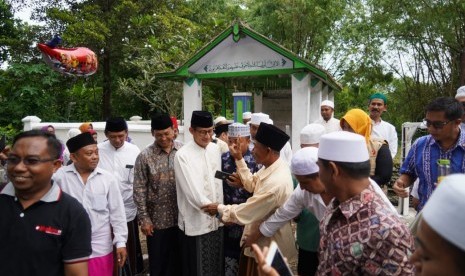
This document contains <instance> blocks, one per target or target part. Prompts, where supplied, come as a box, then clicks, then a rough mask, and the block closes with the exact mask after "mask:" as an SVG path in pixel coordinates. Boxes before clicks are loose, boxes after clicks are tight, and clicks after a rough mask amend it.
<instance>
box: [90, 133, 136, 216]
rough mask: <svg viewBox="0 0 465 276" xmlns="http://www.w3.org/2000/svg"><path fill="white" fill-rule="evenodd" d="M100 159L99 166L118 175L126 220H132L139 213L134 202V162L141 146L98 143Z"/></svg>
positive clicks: (125, 143) (107, 142)
mask: <svg viewBox="0 0 465 276" xmlns="http://www.w3.org/2000/svg"><path fill="white" fill-rule="evenodd" d="M98 150H99V157H100V161H99V162H98V166H99V167H100V168H102V169H104V170H106V171H108V172H110V173H111V174H112V175H114V176H115V177H116V180H117V181H118V185H119V190H120V192H121V196H122V197H123V202H124V209H125V212H126V221H132V220H134V218H135V217H136V215H137V206H136V204H135V203H134V199H133V197H132V195H133V187H132V184H133V183H134V164H135V163H136V159H137V156H138V155H139V153H140V150H139V148H138V147H137V146H136V145H133V144H131V143H128V142H124V145H123V146H122V147H120V148H118V149H115V147H113V146H112V145H111V144H110V141H108V140H107V141H105V142H102V143H99V144H98Z"/></svg>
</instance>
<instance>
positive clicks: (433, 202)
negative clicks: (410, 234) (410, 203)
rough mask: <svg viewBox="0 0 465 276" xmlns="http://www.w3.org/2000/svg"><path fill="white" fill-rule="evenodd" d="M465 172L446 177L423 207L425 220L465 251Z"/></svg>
mask: <svg viewBox="0 0 465 276" xmlns="http://www.w3.org/2000/svg"><path fill="white" fill-rule="evenodd" d="M464 199H465V174H452V175H449V176H447V177H445V178H444V179H443V180H442V181H441V184H439V186H438V187H437V188H436V190H435V191H434V192H433V194H432V195H431V197H430V198H429V199H428V202H427V203H426V205H425V207H424V208H423V220H424V221H426V222H427V223H428V225H429V226H430V227H431V228H432V229H433V230H434V231H436V232H437V233H438V234H439V235H440V236H441V237H443V238H444V239H445V240H447V241H449V242H450V243H452V244H454V245H455V246H457V247H458V248H460V249H461V250H463V251H465V235H464V233H463V229H464V228H465V216H464V215H463V210H464V209H465V200H464Z"/></svg>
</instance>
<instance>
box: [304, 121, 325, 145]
mask: <svg viewBox="0 0 465 276" xmlns="http://www.w3.org/2000/svg"><path fill="white" fill-rule="evenodd" d="M323 134H325V127H324V126H322V125H320V124H309V125H306V126H305V127H304V128H303V129H302V130H301V131H300V143H301V144H318V143H320V138H321V136H322V135H323Z"/></svg>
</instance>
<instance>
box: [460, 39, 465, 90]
mask: <svg viewBox="0 0 465 276" xmlns="http://www.w3.org/2000/svg"><path fill="white" fill-rule="evenodd" d="M459 64H460V68H459V82H460V83H459V87H460V86H462V85H465V47H464V48H463V49H462V52H461V53H460V63H459Z"/></svg>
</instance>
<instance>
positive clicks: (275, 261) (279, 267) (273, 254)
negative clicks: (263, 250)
mask: <svg viewBox="0 0 465 276" xmlns="http://www.w3.org/2000/svg"><path fill="white" fill-rule="evenodd" d="M265 261H266V264H267V265H269V266H271V267H273V268H274V269H276V271H277V272H278V273H279V275H281V276H292V275H293V274H292V271H291V269H290V268H289V265H288V264H287V262H286V260H284V257H283V254H282V253H281V251H280V250H279V248H278V244H277V243H276V242H275V241H272V242H271V244H270V249H268V254H266V259H265Z"/></svg>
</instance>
